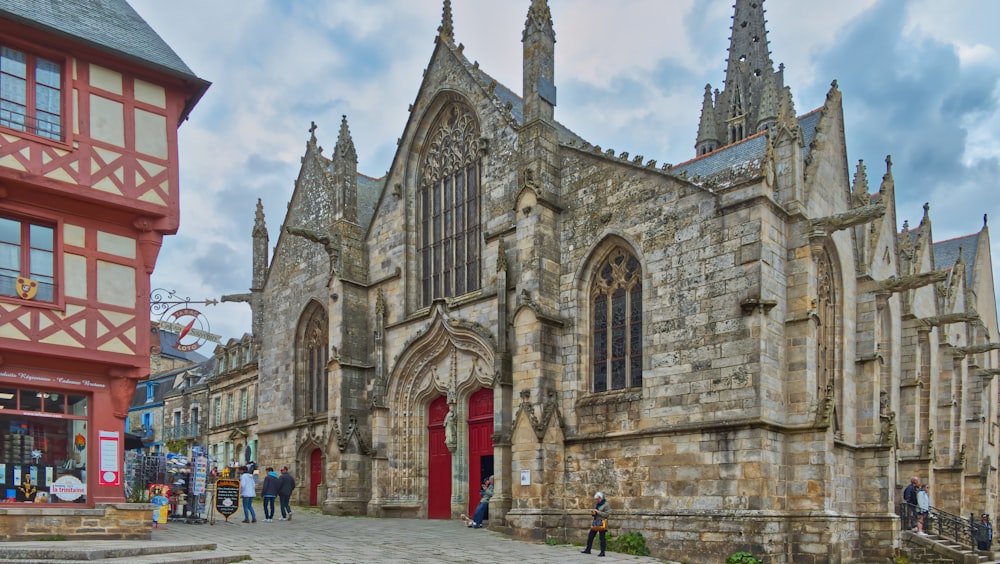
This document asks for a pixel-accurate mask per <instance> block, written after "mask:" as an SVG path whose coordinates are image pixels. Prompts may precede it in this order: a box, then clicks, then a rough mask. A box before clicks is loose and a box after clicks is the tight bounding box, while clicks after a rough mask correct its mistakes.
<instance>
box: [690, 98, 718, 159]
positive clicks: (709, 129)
mask: <svg viewBox="0 0 1000 564" xmlns="http://www.w3.org/2000/svg"><path fill="white" fill-rule="evenodd" d="M716 95H718V91H716ZM695 148H696V149H697V150H698V154H699V155H705V154H708V153H711V152H712V151H714V150H716V149H718V148H719V138H718V127H716V124H715V99H714V98H713V97H712V85H711V84H706V85H705V97H704V98H703V99H702V101H701V121H700V122H699V123H698V143H697V145H696V146H695Z"/></svg>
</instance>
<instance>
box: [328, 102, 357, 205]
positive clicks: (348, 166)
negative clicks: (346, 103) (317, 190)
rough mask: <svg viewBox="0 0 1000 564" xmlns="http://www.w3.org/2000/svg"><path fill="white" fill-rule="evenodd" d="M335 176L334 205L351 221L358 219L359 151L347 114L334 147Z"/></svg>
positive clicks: (341, 122) (342, 120)
mask: <svg viewBox="0 0 1000 564" xmlns="http://www.w3.org/2000/svg"><path fill="white" fill-rule="evenodd" d="M331 161H332V162H333V176H334V182H335V183H336V193H335V195H334V198H335V200H334V206H335V208H336V209H339V210H340V212H341V214H342V217H343V218H344V219H346V220H348V221H351V222H357V220H358V152H357V151H356V150H355V149H354V140H353V139H351V130H350V129H348V127H347V116H343V117H342V118H341V120H340V133H339V134H338V135H337V145H336V146H334V148H333V157H332V158H331Z"/></svg>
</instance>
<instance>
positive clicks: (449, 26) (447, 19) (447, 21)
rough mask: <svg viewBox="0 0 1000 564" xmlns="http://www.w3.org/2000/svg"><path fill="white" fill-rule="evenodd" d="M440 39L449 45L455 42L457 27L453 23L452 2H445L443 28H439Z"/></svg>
mask: <svg viewBox="0 0 1000 564" xmlns="http://www.w3.org/2000/svg"><path fill="white" fill-rule="evenodd" d="M438 38H440V39H443V40H444V41H447V42H449V43H454V42H455V26H454V24H453V23H452V21H451V0H444V8H442V10H441V27H439V28H438Z"/></svg>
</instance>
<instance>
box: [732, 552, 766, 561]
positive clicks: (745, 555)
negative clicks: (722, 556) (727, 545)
mask: <svg viewBox="0 0 1000 564" xmlns="http://www.w3.org/2000/svg"><path fill="white" fill-rule="evenodd" d="M726 564H761V561H760V559H759V558H754V557H753V554H750V553H749V552H737V553H735V554H733V555H732V556H730V557H729V558H726Z"/></svg>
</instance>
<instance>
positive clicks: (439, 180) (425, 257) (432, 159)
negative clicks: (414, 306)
mask: <svg viewBox="0 0 1000 564" xmlns="http://www.w3.org/2000/svg"><path fill="white" fill-rule="evenodd" d="M427 147H428V149H427V153H426V155H425V156H424V159H423V170H422V173H421V181H420V188H419V195H418V202H419V206H420V207H419V210H418V213H419V215H420V218H419V223H420V242H419V247H420V268H421V294H420V302H421V304H422V305H425V306H426V305H430V303H431V302H432V301H433V300H434V299H435V298H441V297H452V296H458V295H461V294H464V293H467V292H471V291H473V290H478V289H479V285H480V280H479V249H480V243H479V240H480V225H479V204H480V202H479V190H478V186H479V174H480V148H479V125H478V123H477V121H476V118H475V116H474V115H473V114H472V113H471V112H470V111H469V110H468V109H467V108H466V107H465V106H463V105H461V104H451V105H449V106H448V107H446V108H445V109H444V110H443V111H442V112H441V115H440V116H439V117H438V120H437V122H436V123H435V125H434V127H433V128H432V133H431V135H430V137H429V141H428V142H427Z"/></svg>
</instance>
